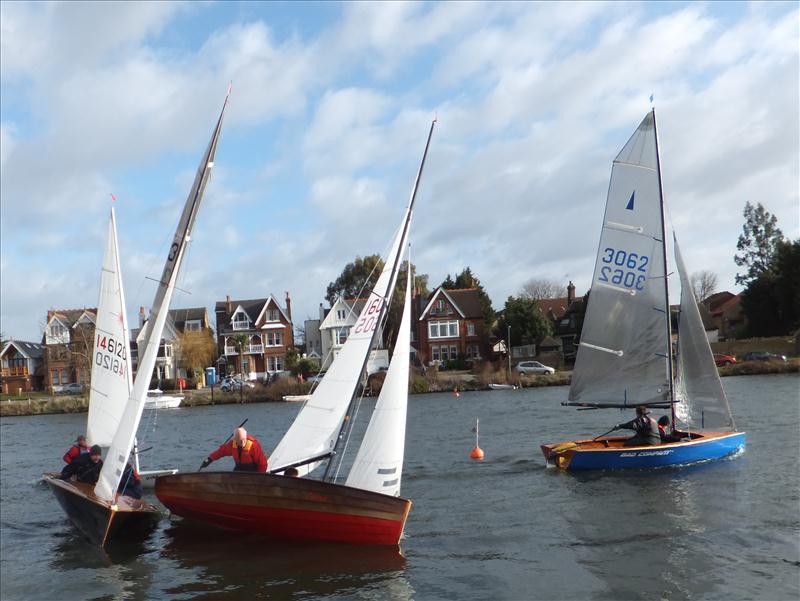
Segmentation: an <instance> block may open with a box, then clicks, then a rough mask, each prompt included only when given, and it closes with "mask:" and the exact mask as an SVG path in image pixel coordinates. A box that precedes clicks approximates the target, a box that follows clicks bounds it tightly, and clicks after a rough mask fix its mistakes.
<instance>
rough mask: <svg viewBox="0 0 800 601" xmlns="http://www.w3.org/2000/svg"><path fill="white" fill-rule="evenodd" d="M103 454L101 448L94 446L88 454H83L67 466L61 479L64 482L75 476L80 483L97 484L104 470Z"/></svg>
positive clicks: (62, 472) (62, 471)
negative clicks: (101, 471)
mask: <svg viewBox="0 0 800 601" xmlns="http://www.w3.org/2000/svg"><path fill="white" fill-rule="evenodd" d="M102 454H103V453H102V449H101V448H100V446H99V445H94V446H93V447H92V448H91V449H90V450H89V452H88V453H81V454H80V455H78V456H77V457H75V458H74V459H73V460H72V462H71V463H70V464H69V465H65V466H64V469H63V470H61V476H59V477H60V478H61V479H62V480H69V479H70V478H72V476H75V477H76V478H77V480H78V482H84V483H86V484H96V483H97V480H98V479H99V478H100V470H101V469H102V468H103V459H102Z"/></svg>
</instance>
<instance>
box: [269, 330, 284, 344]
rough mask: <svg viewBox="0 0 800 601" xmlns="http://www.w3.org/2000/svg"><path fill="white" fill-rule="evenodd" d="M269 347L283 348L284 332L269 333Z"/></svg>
mask: <svg viewBox="0 0 800 601" xmlns="http://www.w3.org/2000/svg"><path fill="white" fill-rule="evenodd" d="M267 346H283V332H267Z"/></svg>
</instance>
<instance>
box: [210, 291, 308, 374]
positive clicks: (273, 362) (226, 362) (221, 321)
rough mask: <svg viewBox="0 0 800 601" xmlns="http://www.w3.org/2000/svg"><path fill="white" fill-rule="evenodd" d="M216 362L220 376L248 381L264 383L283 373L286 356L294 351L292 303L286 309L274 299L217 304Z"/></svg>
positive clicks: (225, 301) (215, 310)
mask: <svg viewBox="0 0 800 601" xmlns="http://www.w3.org/2000/svg"><path fill="white" fill-rule="evenodd" d="M214 312H215V314H216V317H217V347H218V351H219V356H220V358H219V360H218V361H217V365H218V371H219V373H220V374H237V373H240V374H243V375H244V377H246V378H248V379H252V380H255V379H266V378H267V377H268V376H271V375H274V374H276V373H279V372H282V371H285V370H286V353H287V352H288V351H289V349H291V348H293V347H294V332H293V326H292V300H291V298H290V297H289V293H288V292H287V293H286V307H285V308H284V307H281V306H280V304H279V303H278V301H277V299H276V298H275V297H274V296H273V295H270V296H269V297H267V298H257V299H251V300H232V299H231V297H230V296H226V297H225V300H224V301H218V302H217V304H216V306H215V309H214Z"/></svg>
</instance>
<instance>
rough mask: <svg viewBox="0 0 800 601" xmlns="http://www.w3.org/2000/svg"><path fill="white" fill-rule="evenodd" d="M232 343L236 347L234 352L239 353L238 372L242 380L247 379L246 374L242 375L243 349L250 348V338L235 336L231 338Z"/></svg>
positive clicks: (240, 335) (242, 335)
mask: <svg viewBox="0 0 800 601" xmlns="http://www.w3.org/2000/svg"><path fill="white" fill-rule="evenodd" d="M233 343H234V345H236V350H237V351H239V371H240V372H241V374H242V378H243V379H245V380H246V379H247V374H246V373H244V349H245V348H248V347H249V346H250V336H248V335H247V334H236V336H234V337H233Z"/></svg>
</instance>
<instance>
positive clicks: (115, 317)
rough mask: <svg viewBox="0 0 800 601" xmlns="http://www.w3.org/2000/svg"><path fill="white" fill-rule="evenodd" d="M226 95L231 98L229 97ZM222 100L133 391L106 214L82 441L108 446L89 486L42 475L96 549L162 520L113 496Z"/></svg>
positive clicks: (138, 503)
mask: <svg viewBox="0 0 800 601" xmlns="http://www.w3.org/2000/svg"><path fill="white" fill-rule="evenodd" d="M229 93H230V91H229ZM227 104H228V98H227V97H226V98H225V103H224V104H223V108H222V112H221V113H220V116H219V119H218V121H217V125H216V127H215V129H214V132H213V135H212V137H211V142H210V143H209V145H208V148H207V149H206V152H205V154H204V156H203V160H202V162H201V164H200V167H199V169H198V171H197V176H196V177H195V181H194V185H193V186H192V190H191V192H190V193H189V197H188V199H187V201H186V205H185V206H184V209H183V214H182V215H181V219H180V221H179V222H178V228H177V230H176V232H175V237H174V239H173V243H172V245H171V246H170V249H169V253H168V256H167V260H166V264H165V266H164V271H163V273H162V276H161V280H160V282H159V286H158V290H157V292H156V296H155V301H154V302H153V309H152V315H151V319H150V320H148V324H149V325H148V326H146V327H147V330H146V332H145V337H144V340H145V350H144V353H143V355H142V359H141V361H140V364H139V372H138V374H137V377H136V380H135V382H134V383H133V386H132V387H131V383H130V377H131V372H130V359H129V357H128V340H129V339H130V336H129V335H128V324H127V317H126V311H125V298H124V293H123V288H122V278H121V274H120V269H119V253H118V250H117V238H116V224H115V221H114V213H113V210H112V213H111V223H110V225H109V238H108V245H107V249H106V254H105V258H104V261H103V271H102V276H101V291H100V303H99V307H98V317H97V324H96V337H95V344H94V354H93V359H94V361H93V369H92V390H91V395H92V396H91V397H90V409H89V418H88V419H89V424H88V429H87V437H88V439H89V441H90V442H92V443H93V444H100V445H106V446H109V450H108V453H107V454H106V457H105V461H104V463H103V467H102V470H101V472H100V477H99V480H98V482H97V484H95V485H91V484H83V483H80V482H71V481H64V480H61V479H59V478H58V477H57V474H46V475H45V476H44V480H45V482H47V484H48V485H49V486H50V488H51V490H52V491H53V493H54V494H55V496H56V498H57V499H58V502H59V504H60V505H61V506H62V508H63V509H64V511H65V512H66V513H67V515H68V516H69V517H70V519H71V520H72V522H73V523H74V524H75V526H76V527H77V528H78V529H79V530H80V531H81V532H83V533H84V534H85V535H86V536H87V537H88V538H89V539H90V540H91V541H92V542H94V543H96V544H99V545H101V546H103V545H105V544H107V543H108V542H109V541H111V540H113V539H116V538H124V539H126V540H130V539H137V538H141V537H144V536H147V534H148V533H149V532H150V531H151V530H152V528H153V527H154V526H155V525H156V524H157V523H158V520H159V519H160V517H161V513H160V511H159V510H158V508H156V507H155V506H153V505H151V504H150V503H147V502H146V501H142V500H137V499H132V498H130V497H126V496H120V495H118V494H117V488H118V487H119V484H120V481H121V478H122V475H123V471H124V468H125V466H126V465H127V463H128V459H129V457H130V454H131V450H132V448H133V446H134V442H135V439H136V430H137V429H138V427H139V422H140V420H141V417H142V411H143V409H144V404H145V400H146V395H147V389H148V386H149V384H150V376H151V374H152V373H153V368H154V367H155V362H156V356H157V354H158V347H159V343H160V341H161V335H162V332H163V330H164V324H165V322H166V317H167V313H168V311H169V304H170V301H171V299H172V293H173V290H174V287H175V283H176V281H177V277H178V273H179V271H180V266H181V263H182V261H183V257H184V254H185V249H186V244H187V242H188V240H189V237H190V235H191V231H192V227H193V225H194V221H195V219H196V217H197V211H198V209H199V207H200V202H201V200H202V197H203V192H204V190H205V186H206V183H207V181H208V177H209V175H210V172H211V168H212V166H213V164H214V156H215V154H216V149H217V142H218V140H219V135H220V131H221V128H222V120H223V117H224V115H225V108H226V107H227Z"/></svg>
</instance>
